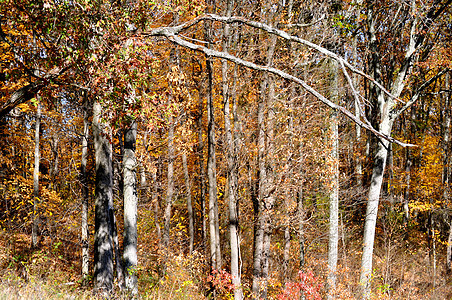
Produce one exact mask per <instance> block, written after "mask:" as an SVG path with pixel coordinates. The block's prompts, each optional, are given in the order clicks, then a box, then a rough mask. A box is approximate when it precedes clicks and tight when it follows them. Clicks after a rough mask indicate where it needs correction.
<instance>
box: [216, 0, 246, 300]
mask: <svg viewBox="0 0 452 300" xmlns="http://www.w3.org/2000/svg"><path fill="white" fill-rule="evenodd" d="M233 2H234V1H232V0H229V1H228V2H227V8H226V16H227V17H230V16H231V14H232V7H233ZM229 29H230V28H229V24H225V25H224V36H223V51H224V52H228V47H229V43H230V34H229ZM221 74H222V80H223V112H224V130H225V134H226V147H227V151H226V152H227V155H226V156H227V166H228V184H227V188H228V198H229V199H228V204H229V233H230V244H231V275H232V284H233V285H234V299H236V300H240V299H243V291H242V288H241V278H240V277H241V275H240V273H241V272H240V265H239V258H240V239H239V219H238V207H237V203H238V186H237V182H238V180H237V161H236V154H237V149H236V143H234V140H235V137H234V136H233V134H232V129H231V114H230V101H229V97H230V93H229V86H228V63H227V61H226V60H223V61H222V68H221ZM237 125H238V124H234V126H237Z"/></svg>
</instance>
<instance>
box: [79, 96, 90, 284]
mask: <svg viewBox="0 0 452 300" xmlns="http://www.w3.org/2000/svg"><path fill="white" fill-rule="evenodd" d="M85 101H86V99H85ZM88 116H89V110H88V103H87V101H86V103H85V107H84V110H83V136H82V159H81V163H80V176H81V182H82V197H83V199H82V224H81V225H82V226H81V227H82V228H81V229H82V241H81V243H82V278H83V282H84V283H85V284H86V283H87V280H88V274H89V239H88V237H89V230H88V207H89V190H88V174H87V173H86V166H87V162H88V139H89V123H88Z"/></svg>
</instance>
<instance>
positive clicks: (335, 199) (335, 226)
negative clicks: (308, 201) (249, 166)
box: [327, 60, 339, 299]
mask: <svg viewBox="0 0 452 300" xmlns="http://www.w3.org/2000/svg"><path fill="white" fill-rule="evenodd" d="M329 68H330V70H329V71H330V97H331V101H332V102H334V103H336V104H337V102H338V98H339V92H338V63H337V62H336V61H333V60H330V66H329ZM330 120H331V121H330V122H331V123H330V124H331V125H330V126H331V129H330V130H331V137H330V138H331V143H332V145H331V153H330V157H329V159H330V163H329V165H331V168H332V169H331V175H332V178H331V194H330V220H329V241H328V297H327V298H328V299H334V298H335V291H336V271H337V258H338V242H339V133H338V112H337V110H333V111H331V119H330Z"/></svg>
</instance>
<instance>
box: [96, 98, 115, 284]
mask: <svg viewBox="0 0 452 300" xmlns="http://www.w3.org/2000/svg"><path fill="white" fill-rule="evenodd" d="M101 113H102V108H101V105H100V103H99V102H97V101H96V102H95V103H94V106H93V136H94V150H95V161H96V191H95V224H94V230H95V235H94V286H95V288H96V289H97V290H99V291H101V292H106V293H109V292H110V291H111V290H112V288H113V237H112V231H111V228H112V222H113V221H114V220H112V219H111V215H112V214H111V211H112V210H113V166H112V146H111V144H110V141H109V139H108V137H109V136H110V129H109V128H108V126H107V125H105V124H102V123H101V121H100V118H101Z"/></svg>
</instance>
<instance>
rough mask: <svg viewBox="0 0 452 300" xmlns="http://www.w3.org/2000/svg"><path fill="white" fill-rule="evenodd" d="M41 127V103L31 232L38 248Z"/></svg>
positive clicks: (37, 131) (36, 146)
mask: <svg viewBox="0 0 452 300" xmlns="http://www.w3.org/2000/svg"><path fill="white" fill-rule="evenodd" d="M40 126H41V103H40V102H39V101H38V102H37V107H36V122H35V154H34V156H35V163H34V169H33V226H32V230H31V246H32V248H36V247H37V246H38V230H39V229H38V224H39V203H40V202H41V201H40V200H39V163H40V160H41V153H40V151H39V130H40Z"/></svg>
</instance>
